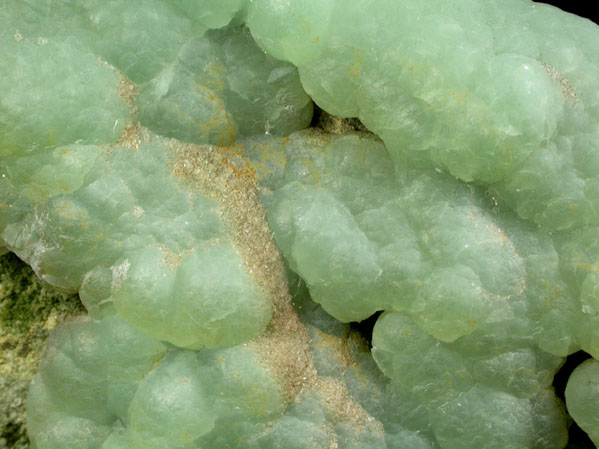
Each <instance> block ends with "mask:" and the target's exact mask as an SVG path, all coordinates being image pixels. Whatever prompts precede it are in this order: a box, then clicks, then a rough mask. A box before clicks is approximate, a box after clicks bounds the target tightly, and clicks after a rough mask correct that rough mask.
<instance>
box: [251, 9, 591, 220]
mask: <svg viewBox="0 0 599 449" xmlns="http://www.w3.org/2000/svg"><path fill="white" fill-rule="evenodd" d="M364 11H368V13H367V14H365V13H364ZM248 24H249V26H250V29H251V31H252V34H253V35H254V37H255V38H256V40H257V41H258V43H259V44H260V45H261V46H262V47H263V48H264V49H265V50H266V51H267V52H269V53H271V54H272V55H273V56H275V57H276V58H279V59H282V60H287V61H290V62H292V63H293V64H295V65H296V66H298V68H299V72H300V76H301V78H302V83H303V86H304V88H305V89H306V91H307V92H308V93H309V94H310V95H311V96H312V98H313V99H314V100H315V101H316V103H318V105H319V106H321V107H322V108H323V109H325V110H327V111H328V112H330V113H333V114H336V115H340V116H343V117H360V119H361V120H362V122H363V123H364V124H365V125H366V126H367V127H368V129H369V130H371V131H373V132H375V133H376V134H377V135H379V136H380V137H381V138H382V139H383V141H384V142H385V144H386V146H387V148H388V149H389V153H390V155H391V157H392V158H393V160H394V161H395V163H396V164H398V165H401V164H403V163H406V162H407V163H410V164H412V165H415V166H419V167H431V168H438V169H439V170H442V171H445V172H448V173H450V174H452V175H453V176H456V177H458V178H460V179H462V180H464V181H466V182H471V181H474V182H475V183H477V184H481V185H485V186H489V187H490V191H491V192H492V194H493V195H494V196H495V197H496V198H497V200H498V201H501V202H502V203H505V204H506V205H509V207H510V208H512V209H513V210H515V211H516V212H517V213H518V214H519V215H520V216H521V217H523V218H527V219H531V220H532V221H534V222H536V223H539V224H542V225H543V226H546V227H547V228H550V229H553V230H563V229H572V228H575V227H580V226H582V225H597V224H599V216H598V215H597V213H596V210H597V201H599V200H598V198H599V196H598V195H597V192H598V191H599V190H598V189H599V180H598V178H597V156H596V151H595V149H596V141H597V137H598V134H597V133H598V131H597V126H596V123H597V120H598V119H599V109H598V107H597V106H598V104H599V93H598V91H597V88H596V85H597V78H598V76H599V63H598V61H597V42H598V41H599V30H598V29H597V26H596V25H595V24H593V23H591V22H590V21H588V20H583V19H581V18H579V17H576V16H573V15H568V14H564V13H563V12H561V11H560V10H558V9H557V8H553V7H551V6H547V5H542V4H538V3H533V2H530V1H527V0H509V1H499V0H493V1H484V2H482V1H478V0H467V1H461V2H459V6H458V5H457V4H456V3H455V2H447V1H443V0H430V1H423V2H413V1H409V0H400V1H397V0H384V1H376V2H375V1H372V0H371V1H367V2H364V1H361V2H358V1H356V2H341V1H336V0H326V1H322V0H307V1H302V2H281V1H279V0H261V1H253V2H250V9H249V13H248Z"/></svg>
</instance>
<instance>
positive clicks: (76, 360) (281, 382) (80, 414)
mask: <svg viewBox="0 0 599 449" xmlns="http://www.w3.org/2000/svg"><path fill="white" fill-rule="evenodd" d="M296 286H297V287H298V288H296V289H295V291H294V305H295V307H296V308H297V310H299V312H300V317H301V320H302V321H301V322H302V324H301V325H302V326H305V328H303V330H300V331H299V333H300V334H304V333H305V336H306V337H307V338H306V340H304V341H303V342H300V341H299V340H298V341H296V343H301V344H300V345H305V347H304V349H303V350H302V351H300V352H299V353H297V352H294V351H293V350H291V351H290V352H291V353H292V354H293V357H292V358H293V360H291V358H290V359H287V361H289V362H291V365H289V366H288V367H287V368H288V370H287V371H285V370H283V371H281V370H278V369H277V367H276V366H273V365H270V364H269V363H268V359H269V356H268V352H272V351H273V350H275V351H277V349H276V347H277V345H278V344H280V341H277V340H276V339H271V338H269V337H266V338H263V339H257V340H254V341H252V342H248V343H246V344H243V345H238V346H234V347H229V348H218V349H203V350H201V351H192V350H182V349H176V348H173V347H171V346H170V345H165V344H164V343H162V342H159V341H158V340H155V339H153V338H152V337H150V336H148V335H147V334H145V333H143V332H140V331H139V330H137V329H135V328H134V327H132V326H130V325H129V324H128V323H126V322H125V321H124V320H122V319H121V318H120V317H118V316H117V315H110V314H108V315H107V316H105V317H103V318H101V319H95V320H94V319H90V318H78V319H74V320H71V321H70V322H67V323H65V324H63V325H61V326H59V327H58V328H57V329H56V330H55V331H54V332H53V334H52V337H51V339H50V342H49V348H48V352H47V355H46V357H45V360H44V362H43V363H42V366H41V368H40V372H39V373H38V375H37V376H36V378H35V380H34V381H33V384H32V386H31V388H30V391H29V396H28V401H27V404H28V429H29V434H30V436H31V439H32V443H33V446H32V447H33V448H35V449H54V448H56V449H57V448H60V449H74V448H81V447H87V448H101V449H117V448H121V449H153V448H156V449H235V448H255V449H279V448H299V449H325V448H330V447H338V448H341V449H364V448H369V449H396V448H398V447H405V446H404V444H406V443H407V442H411V441H418V440H420V441H426V439H425V438H423V437H419V436H418V434H417V432H416V431H412V430H409V429H406V428H403V427H401V426H395V427H393V428H390V430H389V432H387V430H386V427H385V426H386V424H385V425H383V421H384V418H385V405H386V404H385V388H386V383H387V381H386V380H385V378H384V377H383V375H382V374H381V373H380V371H379V370H378V368H377V367H376V364H375V363H374V361H373V359H372V356H371V355H370V352H369V350H368V346H367V344H366V342H365V341H363V340H362V339H361V338H360V337H359V336H357V335H356V333H355V332H352V331H350V329H349V326H348V325H342V324H341V323H339V322H337V321H336V320H334V319H333V318H331V317H330V316H328V315H327V314H326V313H325V312H324V311H322V309H320V307H319V306H317V305H316V304H314V303H312V302H311V301H310V299H309V297H308V296H307V290H306V288H305V285H303V283H301V282H300V283H299V284H296ZM288 306H289V307H290V304H288ZM295 320H297V316H295V318H292V319H291V321H295ZM296 322H298V323H299V320H297V321H296ZM275 327H276V325H275ZM274 333H275V334H276V331H275V332H274ZM275 336H276V337H277V338H280V337H281V335H275ZM273 345H274V346H273ZM283 347H284V345H283ZM304 350H305V354H303V355H301V352H303V351H304ZM298 355H299V356H300V357H299V359H298V357H297V356H298ZM279 356H280V357H279V358H277V359H274V360H275V362H276V363H277V364H278V365H281V364H285V363H286V361H285V360H286V357H285V354H279ZM304 356H305V357H306V358H305V359H303V360H300V359H302V358H303V357H304ZM298 360H299V363H298ZM294 365H295V369H289V368H291V367H292V366H294ZM295 371H296V372H295ZM281 373H285V376H291V377H293V376H298V378H297V379H296V380H301V381H302V382H304V385H303V388H300V389H297V388H296V389H295V392H294V393H293V394H290V393H291V391H290V390H288V389H287V388H288V387H289V385H290V384H289V383H288V381H289V380H290V378H289V377H287V379H285V377H280V376H279V374H281ZM65 379H68V382H65ZM396 443H397V444H396ZM398 444H399V445H398ZM425 447H426V446H425Z"/></svg>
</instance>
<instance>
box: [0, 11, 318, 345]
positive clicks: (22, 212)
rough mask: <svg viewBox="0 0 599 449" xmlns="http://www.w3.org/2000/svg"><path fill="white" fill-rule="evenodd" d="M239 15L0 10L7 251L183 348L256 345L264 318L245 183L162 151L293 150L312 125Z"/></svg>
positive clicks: (206, 155) (205, 158)
mask: <svg viewBox="0 0 599 449" xmlns="http://www.w3.org/2000/svg"><path fill="white" fill-rule="evenodd" d="M241 6H243V5H241ZM241 6H240V5H237V4H236V3H235V2H230V4H229V5H228V7H227V8H228V9H227V8H224V9H223V10H222V11H221V14H220V15H219V14H217V15H216V16H214V17H212V16H213V15H212V14H211V13H209V12H206V14H200V13H199V11H197V8H194V7H193V5H191V4H188V3H185V2H182V3H180V4H177V5H171V4H170V3H168V2H162V1H158V0H144V1H140V2H125V3H123V2H120V1H108V2H104V1H91V2H88V1H78V0H72V1H65V2H48V3H44V4H39V3H36V2H20V1H14V0H7V1H6V2H4V3H3V5H2V7H0V48H2V50H1V52H2V54H1V57H0V74H1V75H2V76H0V87H1V88H2V92H3V94H2V98H1V99H0V134H1V137H0V174H1V177H0V247H2V248H4V247H6V248H8V249H10V250H12V251H14V252H16V253H17V254H18V255H19V256H20V257H21V258H22V259H24V260H26V261H27V262H28V263H29V264H30V265H32V267H33V268H34V269H35V271H36V272H37V274H38V275H39V276H41V277H42V278H43V279H44V280H46V281H48V282H49V283H51V284H53V285H54V286H56V287H59V288H61V289H63V290H68V291H78V290H79V291H80V293H81V297H82V299H83V301H84V303H85V304H86V306H87V307H88V309H89V310H90V313H92V314H93V315H94V316H98V317H101V316H104V315H105V314H106V313H112V312H113V311H114V310H116V311H117V312H118V313H119V315H120V316H122V317H123V318H125V319H126V320H127V321H128V322H130V323H131V324H133V325H135V326H137V327H139V328H141V329H143V330H145V331H146V332H148V333H149V334H150V335H152V336H154V337H156V338H159V339H162V340H166V341H169V342H171V343H174V344H176V345H178V346H182V347H189V346H192V347H200V346H204V345H207V346H222V345H231V344H235V343H238V342H241V341H245V340H247V339H248V338H251V337H253V336H255V335H258V334H260V333H261V332H262V331H263V330H264V328H265V326H266V324H267V323H268V322H269V320H270V318H271V312H272V304H271V301H270V300H269V299H268V298H267V296H266V295H265V293H264V291H263V289H262V288H261V287H260V286H259V285H258V283H257V281H256V279H255V277H254V276H253V275H252V274H251V273H250V272H251V268H250V266H249V262H248V259H247V257H246V256H247V255H244V254H242V253H243V251H242V250H241V249H240V246H239V244H238V243H239V242H238V241H236V237H235V236H236V235H237V234H238V231H239V229H238V228H239V226H238V225H239V224H240V220H237V221H236V220H235V218H234V215H235V213H237V212H239V210H240V209H243V207H245V206H247V207H248V208H251V207H250V206H248V204H245V203H244V201H246V200H247V198H246V199H244V198H245V197H243V198H242V196H243V195H241V193H242V192H243V191H246V190H247V189H246V187H247V186H245V187H243V186H242V185H241V184H243V181H242V180H241V179H237V177H236V175H235V173H239V171H237V172H236V171H235V170H236V169H235V168H234V167H233V165H232V164H230V163H229V160H228V158H227V157H228V155H227V154H219V153H218V151H217V150H215V149H214V148H213V147H209V146H206V147H201V148H200V147H188V146H186V145H184V144H182V143H181V141H178V140H168V139H164V138H158V137H157V136H156V135H157V134H161V135H165V136H167V137H178V138H179V139H181V140H184V141H189V142H196V143H197V142H202V143H210V142H212V143H228V142H231V141H232V140H233V139H234V138H235V137H236V136H237V135H239V134H242V135H252V134H256V133H257V134H264V133H265V132H269V133H273V134H286V133H289V132H291V131H293V130H295V129H300V128H303V127H304V126H306V125H307V124H308V122H309V120H310V115H311V110H312V109H311V108H312V104H311V100H310V98H309V97H308V96H307V95H306V94H305V92H304V91H303V90H302V88H301V85H300V82H299V77H298V74H297V70H296V69H295V68H294V67H293V66H292V65H290V64H289V63H280V62H277V61H275V60H274V59H272V58H271V57H269V56H266V55H265V54H264V53H263V52H262V51H261V50H259V49H258V47H257V46H256V45H255V44H254V42H253V40H252V38H251V35H250V34H249V32H248V31H247V29H246V28H244V26H243V25H242V23H241V21H240V19H239V17H241V15H242V13H243V9H242V8H241ZM205 11H208V10H207V9H205ZM217 16H218V17H217ZM234 17H238V18H237V19H235V20H236V23H234V24H232V25H231V26H229V27H226V28H224V29H222V30H220V29H217V30H210V29H209V27H212V26H215V27H216V26H218V27H220V26H224V25H226V24H227V23H228V22H229V21H231V20H232V19H234ZM247 117H252V118H251V119H247ZM140 123H141V124H140ZM142 125H146V126H147V127H149V129H148V128H142ZM201 164H203V165H202V170H204V171H203V172H202V170H199V169H198V167H199V165H201ZM198 170H199V172H202V173H199V174H198V173H196V172H198ZM236 189H237V190H236ZM244 189H245V190H244ZM234 191H235V192H237V193H238V195H237V196H236V195H234V194H232V193H233V192H234ZM227 201H228V202H227ZM233 203H235V204H233ZM244 204H245V206H244ZM3 250H4V249H3ZM200 267H202V268H204V267H206V269H201V270H200V269H199V268H200ZM230 326H233V327H235V328H236V329H237V330H238V332H235V333H233V332H229V328H230Z"/></svg>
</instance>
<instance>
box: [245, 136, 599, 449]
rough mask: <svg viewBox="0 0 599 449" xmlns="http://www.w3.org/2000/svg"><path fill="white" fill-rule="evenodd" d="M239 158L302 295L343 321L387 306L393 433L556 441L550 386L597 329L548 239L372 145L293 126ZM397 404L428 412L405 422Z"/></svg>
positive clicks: (493, 443)
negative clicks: (589, 330) (252, 175)
mask: <svg viewBox="0 0 599 449" xmlns="http://www.w3.org/2000/svg"><path fill="white" fill-rule="evenodd" d="M245 154H246V156H247V157H249V158H250V160H251V161H252V167H253V168H254V170H255V171H256V176H257V179H258V180H259V183H260V185H261V186H262V200H263V202H264V204H265V207H266V210H267V217H268V220H269V223H270V225H271V227H272V229H273V232H274V233H275V239H276V241H277V244H278V246H279V248H280V249H281V251H282V253H283V255H284V257H285V258H286V260H287V262H288V264H289V267H290V268H291V269H292V270H294V271H295V272H297V273H298V274H299V275H300V276H301V278H302V279H304V280H305V282H306V284H307V287H308V288H309V290H310V294H311V295H312V298H313V299H314V300H315V301H317V302H319V303H320V304H321V305H322V306H323V308H324V310H326V311H327V312H328V313H330V314H331V315H333V316H334V317H335V318H337V319H339V320H341V321H359V320H362V319H365V318H367V317H368V316H370V315H371V314H372V313H374V312H375V311H377V310H386V311H387V312H386V313H384V314H383V315H382V316H381V317H380V318H379V319H378V321H377V323H376V326H375V330H374V336H373V351H372V352H373V356H374V359H375V360H376V362H377V364H378V366H379V367H380V368H381V369H382V371H383V372H384V373H385V374H386V375H387V376H388V377H390V378H391V380H392V382H391V385H390V386H389V389H390V393H389V397H390V398H391V397H393V398H395V399H393V400H391V399H390V401H391V403H390V404H389V406H388V408H387V413H388V415H387V420H388V422H389V426H391V428H394V426H397V427H398V428H400V429H404V430H405V429H410V430H413V431H415V432H420V433H422V435H424V436H427V435H428V436H427V437H426V438H428V439H429V440H431V441H434V442H436V443H437V444H438V445H439V447H442V448H447V449H449V448H455V447H472V448H478V447H481V446H483V442H484V443H485V445H484V447H493V448H498V449H499V448H505V447H513V448H523V447H527V448H561V447H563V445H564V444H565V441H566V433H565V423H564V415H563V412H562V410H561V408H560V405H559V403H558V400H557V399H556V398H555V395H554V393H553V391H552V390H551V389H550V386H551V382H552V379H553V375H554V374H555V372H556V371H557V369H558V368H559V366H560V364H561V362H562V359H561V357H560V356H564V355H567V354H568V353H570V352H572V351H574V350H576V349H577V348H578V347H579V345H583V346H584V345H587V346H588V342H587V341H586V340H584V339H582V338H580V335H579V333H578V328H579V325H580V323H583V322H588V323H589V325H590V323H595V321H593V320H592V319H591V321H589V318H587V317H586V316H585V315H584V314H583V313H582V312H581V311H580V309H578V308H577V307H578V303H577V302H576V300H575V298H574V297H573V296H572V295H571V294H570V292H569V291H568V289H567V286H566V284H565V282H564V281H563V280H562V278H561V276H560V271H559V266H558V258H557V255H556V250H555V248H554V245H553V241H552V239H551V236H550V235H549V234H548V233H547V232H546V231H544V230H542V229H538V228H537V227H536V226H531V225H530V224H529V223H527V222H524V221H522V220H521V219H519V218H518V217H516V216H514V215H510V214H509V213H505V212H504V214H503V215H502V216H499V215H498V214H497V212H496V211H495V208H494V204H493V202H492V200H491V199H490V198H488V197H487V196H486V195H485V193H484V191H482V190H479V189H475V188H472V187H469V186H466V185H464V184H462V183H460V182H458V181H456V180H455V179H453V178H451V177H449V176H447V175H444V174H441V173H437V172H435V171H434V170H430V171H427V170H423V171H415V170H412V169H409V168H406V167H403V168H400V167H397V168H394V167H393V164H392V163H391V160H390V159H389V156H388V154H387V152H386V150H385V147H384V146H383V145H382V143H381V142H380V141H378V140H377V139H375V138H373V137H372V136H370V135H364V134H346V135H343V136H332V135H327V134H322V133H319V132H315V131H301V132H298V133H295V134H292V135H291V136H290V137H289V138H287V139H272V138H267V137H264V138H260V139H249V140H247V141H246V142H245ZM423 205H426V206H424V207H423ZM552 354H553V355H552ZM404 401H407V403H410V404H420V406H419V407H421V408H422V407H424V412H423V413H424V416H416V415H414V416H412V415H411V414H407V415H406V416H402V413H401V412H398V411H397V410H396V408H397V407H399V408H400V409H401V410H404V408H402V406H401V403H403V402H404ZM423 404H424V405H423ZM414 407H416V405H414ZM406 410H407V408H406ZM458 423H460V424H458ZM462 426H463V427H462ZM460 428H467V429H469V430H468V432H470V433H468V435H469V436H468V437H463V436H460V434H459V429H460ZM465 444H470V446H465ZM399 447H401V446H399ZM433 447H437V446H433Z"/></svg>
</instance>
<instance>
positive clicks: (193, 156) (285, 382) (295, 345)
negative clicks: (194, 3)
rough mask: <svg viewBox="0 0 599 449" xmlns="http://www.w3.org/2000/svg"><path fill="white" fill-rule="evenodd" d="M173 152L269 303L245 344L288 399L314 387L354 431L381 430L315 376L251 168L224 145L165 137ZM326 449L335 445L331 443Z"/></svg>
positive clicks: (334, 384) (338, 388) (334, 386)
mask: <svg viewBox="0 0 599 449" xmlns="http://www.w3.org/2000/svg"><path fill="white" fill-rule="evenodd" d="M168 144H169V147H170V149H171V151H172V152H173V154H174V155H175V162H174V164H173V167H172V168H173V173H174V174H175V176H177V177H179V178H181V179H183V180H184V181H185V182H186V184H187V186H188V188H190V189H192V190H196V189H200V190H201V191H203V192H204V193H205V194H206V195H208V196H211V197H213V198H215V199H217V200H218V201H219V202H220V203H221V204H222V206H223V207H222V210H223V211H224V212H223V214H224V216H223V219H224V221H225V223H227V224H228V227H229V231H230V232H231V234H232V240H233V242H234V244H235V246H236V248H237V250H238V251H239V253H240V254H241V256H242V259H243V260H244V262H245V264H246V267H247V269H248V271H249V272H250V273H251V274H252V275H253V276H254V278H255V280H256V282H257V283H258V285H259V286H260V288H261V289H262V291H263V292H264V293H265V294H266V295H267V296H268V298H269V299H270V300H271V302H272V305H273V318H272V320H271V322H270V323H269V325H268V328H267V330H266V332H265V334H264V335H261V336H259V337H256V338H254V339H253V340H251V341H250V342H248V343H246V344H247V345H250V346H251V347H252V348H253V349H254V350H255V351H256V353H257V354H259V356H260V358H261V362H262V364H263V366H264V367H265V368H266V369H267V370H268V371H269V372H271V373H272V375H273V376H274V377H275V378H276V379H277V380H278V381H279V383H280V385H281V386H282V393H283V395H284V397H285V398H286V399H287V400H288V401H289V402H292V401H295V400H297V399H298V397H299V395H300V393H301V392H302V391H305V390H309V389H315V390H316V391H318V392H319V393H320V394H321V396H322V397H323V402H324V403H325V405H326V407H327V409H328V411H329V412H330V413H331V414H332V415H333V416H335V417H336V418H338V419H339V420H340V421H344V422H348V423H351V424H352V426H354V427H355V428H357V429H360V428H362V426H369V427H373V428H375V429H377V430H378V431H379V432H380V433H381V434H382V433H383V431H382V426H381V425H380V423H378V421H376V420H375V419H374V418H373V417H371V416H370V415H369V414H368V413H367V412H366V411H365V410H364V409H363V408H362V407H361V406H360V405H359V404H357V403H356V402H355V401H354V400H353V399H352V398H351V395H350V394H349V392H348V391H347V387H346V386H345V385H344V384H343V383H341V382H340V381H338V380H335V379H330V378H323V377H319V376H318V374H317V372H316V368H315V367H314V362H313V360H312V356H311V353H310V345H309V336H308V333H307V330H306V328H305V327H304V325H303V324H302V323H301V321H300V320H299V317H298V315H297V313H296V312H295V310H294V309H293V306H292V303H291V296H290V294H289V290H288V286H287V277H286V273H285V269H284V267H283V263H282V259H281V256H280V254H279V252H278V250H277V248H276V246H275V244H274V241H273V237H272V232H271V230H270V228H269V227H268V224H267V221H266V214H265V211H264V208H263V206H262V204H261V202H260V199H259V195H258V186H257V184H256V181H255V178H254V174H253V171H252V170H251V169H250V168H249V166H248V165H246V164H247V163H246V162H245V161H244V160H243V159H241V158H240V157H237V156H236V155H235V154H231V150H230V149H229V148H227V147H214V146H211V145H201V146H200V145H193V144H186V143H181V142H179V141H177V140H175V139H170V140H169V141H168ZM331 444H332V446H330V448H331V449H333V448H335V447H336V443H331Z"/></svg>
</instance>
